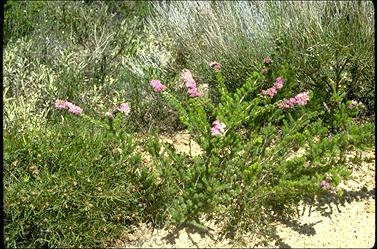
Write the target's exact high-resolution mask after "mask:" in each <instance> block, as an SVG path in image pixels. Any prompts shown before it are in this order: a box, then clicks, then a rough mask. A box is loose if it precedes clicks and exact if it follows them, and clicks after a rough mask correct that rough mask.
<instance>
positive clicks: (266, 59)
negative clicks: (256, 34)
mask: <svg viewBox="0 0 377 249" xmlns="http://www.w3.org/2000/svg"><path fill="white" fill-rule="evenodd" d="M270 62H271V58H270V56H266V57H264V59H263V63H264V64H269V63H270Z"/></svg>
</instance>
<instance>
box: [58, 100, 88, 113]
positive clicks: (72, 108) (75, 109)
mask: <svg viewBox="0 0 377 249" xmlns="http://www.w3.org/2000/svg"><path fill="white" fill-rule="evenodd" d="M55 108H57V109H68V111H69V112H70V113H73V114H76V115H80V114H81V113H82V112H83V109H81V108H80V107H79V106H77V105H74V104H72V103H71V102H68V101H66V100H60V99H58V100H56V101H55Z"/></svg>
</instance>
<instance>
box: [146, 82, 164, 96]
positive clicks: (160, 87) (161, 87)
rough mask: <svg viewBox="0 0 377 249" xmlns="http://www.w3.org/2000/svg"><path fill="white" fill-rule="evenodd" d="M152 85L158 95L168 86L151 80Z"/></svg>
mask: <svg viewBox="0 0 377 249" xmlns="http://www.w3.org/2000/svg"><path fill="white" fill-rule="evenodd" d="M150 84H151V86H152V87H153V90H154V91H155V92H158V93H159V92H162V91H164V90H165V89H166V86H165V85H163V84H161V82H160V81H159V80H151V82H150Z"/></svg>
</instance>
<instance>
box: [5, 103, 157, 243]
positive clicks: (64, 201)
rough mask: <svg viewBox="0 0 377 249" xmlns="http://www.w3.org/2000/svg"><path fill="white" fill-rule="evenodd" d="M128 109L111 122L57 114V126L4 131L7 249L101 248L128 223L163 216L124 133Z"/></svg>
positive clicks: (149, 177)
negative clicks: (45, 248)
mask: <svg viewBox="0 0 377 249" xmlns="http://www.w3.org/2000/svg"><path fill="white" fill-rule="evenodd" d="M58 104H59V103H58ZM72 105H73V104H72ZM72 105H70V107H69V108H71V106H72ZM58 106H60V107H61V108H62V109H65V108H66V107H65V106H63V105H58ZM67 108H68V107H67ZM126 109H127V108H125V105H121V106H119V107H118V110H119V111H118V113H114V114H113V115H114V119H109V118H108V117H105V116H104V115H102V118H100V116H98V115H97V116H96V117H97V118H92V117H90V116H88V115H87V114H85V108H84V112H82V113H77V112H72V114H71V113H68V110H62V111H57V110H55V112H54V115H56V116H57V117H56V118H59V119H60V122H54V123H52V122H51V123H49V124H48V125H47V126H45V127H43V128H40V129H34V130H32V131H31V130H29V131H28V132H27V133H19V132H17V131H13V132H6V133H5V135H4V145H5V147H4V186H5V189H4V237H5V246H6V247H7V248H8V247H9V248H10V247H17V248H19V247H29V248H32V247H45V246H47V247H72V246H74V247H94V246H103V245H104V243H105V242H106V241H113V242H114V240H116V239H117V238H119V236H120V235H121V234H122V232H124V230H125V229H127V227H129V226H130V225H131V224H135V223H139V222H141V221H148V220H156V219H157V217H162V216H163V215H162V211H161V210H159V209H158V204H154V198H155V196H156V197H158V196H159V193H158V192H157V190H158V189H157V187H156V182H157V180H156V176H155V174H154V173H153V172H151V171H150V169H148V168H147V167H145V166H143V165H142V164H141V156H140V154H139V152H138V151H137V150H136V146H137V142H136V141H135V139H134V138H133V136H132V135H130V134H128V133H127V122H124V114H127V111H126ZM59 112H61V113H59ZM122 112H124V113H122ZM74 113H76V114H74ZM101 119H102V120H101ZM110 120H112V122H111V123H109V121H110ZM110 124H111V126H110ZM156 192H157V193H156ZM161 193H163V191H162V192H161ZM152 207H153V208H152ZM154 208H157V209H154Z"/></svg>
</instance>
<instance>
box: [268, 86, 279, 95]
mask: <svg viewBox="0 0 377 249" xmlns="http://www.w3.org/2000/svg"><path fill="white" fill-rule="evenodd" d="M267 91H268V95H270V97H271V98H272V97H274V96H275V94H276V93H277V91H276V88H275V87H271V88H269V89H268V90H267Z"/></svg>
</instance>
